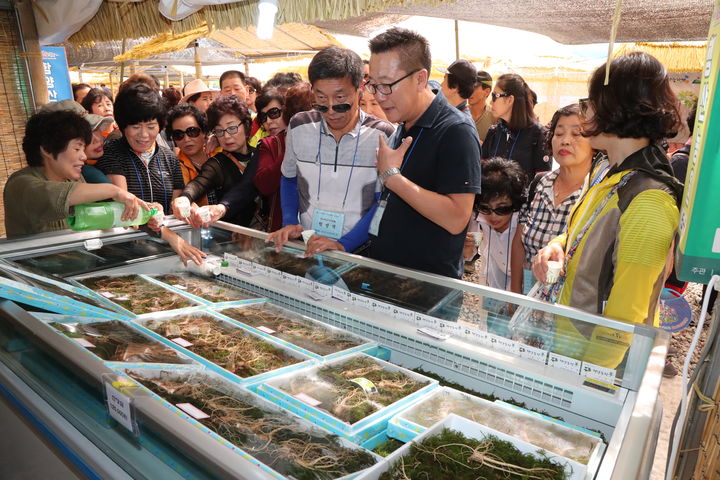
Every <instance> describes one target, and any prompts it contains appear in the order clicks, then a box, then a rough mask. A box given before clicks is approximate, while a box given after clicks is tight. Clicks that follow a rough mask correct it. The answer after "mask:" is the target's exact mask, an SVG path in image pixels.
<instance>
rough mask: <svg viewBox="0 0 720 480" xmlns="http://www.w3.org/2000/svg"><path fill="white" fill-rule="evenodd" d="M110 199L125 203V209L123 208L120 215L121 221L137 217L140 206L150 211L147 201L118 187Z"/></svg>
mask: <svg viewBox="0 0 720 480" xmlns="http://www.w3.org/2000/svg"><path fill="white" fill-rule="evenodd" d="M112 199H113V200H114V201H116V202H120V203H122V204H124V205H125V210H123V213H122V216H121V217H120V218H121V220H123V221H127V220H132V219H134V218H135V217H137V215H138V212H139V211H140V208H142V209H144V210H147V211H150V207H149V206H148V205H147V203H145V202H143V201H142V200H140V199H139V198H138V197H136V196H135V195H133V194H132V193H130V192H128V191H127V190H123V189H121V188H119V187H118V188H117V190H116V191H115V195H113V196H112Z"/></svg>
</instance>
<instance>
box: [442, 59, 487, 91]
mask: <svg viewBox="0 0 720 480" xmlns="http://www.w3.org/2000/svg"><path fill="white" fill-rule="evenodd" d="M438 70H440V71H441V72H442V73H447V74H450V75H454V76H455V78H457V80H458V83H460V84H461V85H471V86H472V85H475V77H476V76H477V69H476V68H475V65H473V64H472V63H470V62H469V61H467V60H464V59H460V60H455V61H454V62H453V63H451V64H450V66H449V67H448V68H438Z"/></svg>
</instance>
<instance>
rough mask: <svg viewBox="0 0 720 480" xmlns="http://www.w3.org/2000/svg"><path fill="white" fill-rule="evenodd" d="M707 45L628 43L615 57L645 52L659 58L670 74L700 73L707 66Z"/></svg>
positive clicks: (617, 51) (619, 49)
mask: <svg viewBox="0 0 720 480" xmlns="http://www.w3.org/2000/svg"><path fill="white" fill-rule="evenodd" d="M706 50H707V44H706V43H703V44H699V45H683V44H680V43H662V44H658V43H647V42H639V43H628V44H625V45H622V46H621V47H619V48H617V49H616V50H615V51H614V52H613V55H616V56H617V55H623V54H625V53H629V52H638V51H640V52H645V53H649V54H650V55H652V56H653V57H655V58H657V59H658V60H660V62H662V64H663V65H665V68H667V69H668V71H669V72H673V73H687V72H700V71H702V69H703V66H704V65H705V52H706Z"/></svg>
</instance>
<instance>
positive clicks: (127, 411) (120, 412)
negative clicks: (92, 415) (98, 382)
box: [105, 382, 135, 433]
mask: <svg viewBox="0 0 720 480" xmlns="http://www.w3.org/2000/svg"><path fill="white" fill-rule="evenodd" d="M105 394H106V396H107V408H108V413H109V414H110V416H111V417H112V418H114V419H115V420H116V421H117V422H118V423H119V424H120V425H122V426H123V427H125V428H127V429H128V430H130V431H131V432H133V433H135V421H134V420H133V414H132V408H130V407H131V405H132V401H131V400H130V398H129V397H127V396H126V395H124V394H123V393H121V392H120V391H119V390H117V389H116V388H115V387H113V386H112V384H110V383H108V382H105Z"/></svg>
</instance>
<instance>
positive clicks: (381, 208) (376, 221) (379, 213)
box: [368, 200, 387, 237]
mask: <svg viewBox="0 0 720 480" xmlns="http://www.w3.org/2000/svg"><path fill="white" fill-rule="evenodd" d="M386 206H387V200H380V202H379V203H378V207H377V208H376V209H375V214H374V215H373V218H372V220H370V228H369V229H368V233H369V234H370V235H374V236H376V237H377V236H378V232H379V231H380V222H381V221H382V217H383V214H384V213H385V207H386Z"/></svg>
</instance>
